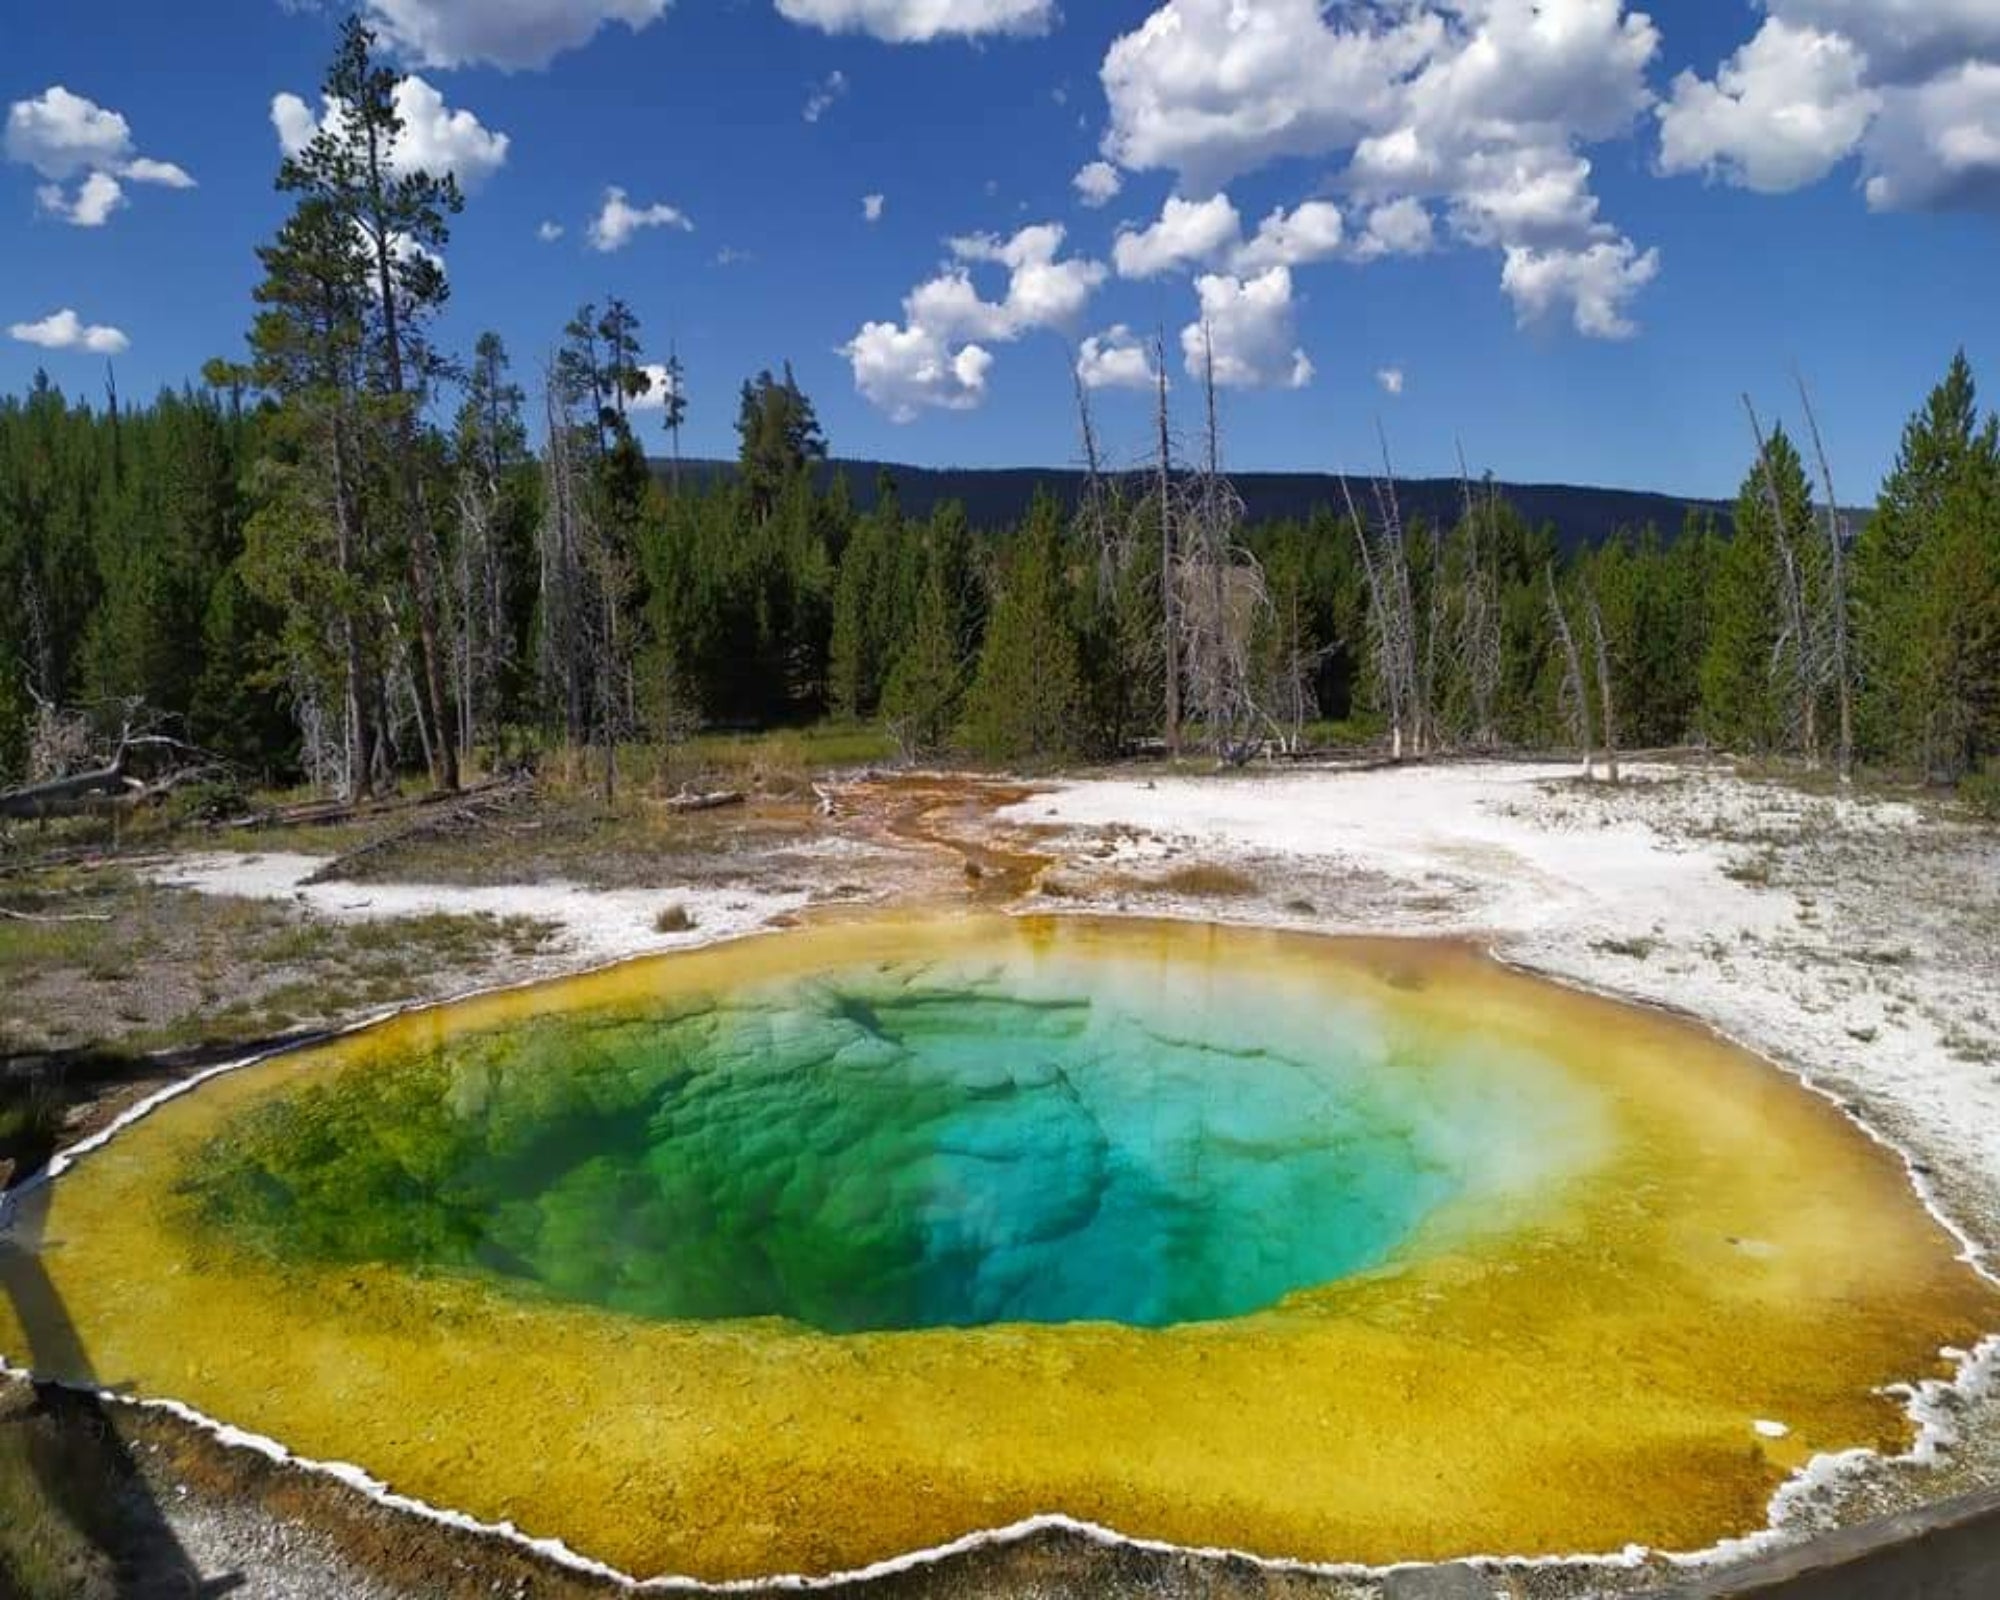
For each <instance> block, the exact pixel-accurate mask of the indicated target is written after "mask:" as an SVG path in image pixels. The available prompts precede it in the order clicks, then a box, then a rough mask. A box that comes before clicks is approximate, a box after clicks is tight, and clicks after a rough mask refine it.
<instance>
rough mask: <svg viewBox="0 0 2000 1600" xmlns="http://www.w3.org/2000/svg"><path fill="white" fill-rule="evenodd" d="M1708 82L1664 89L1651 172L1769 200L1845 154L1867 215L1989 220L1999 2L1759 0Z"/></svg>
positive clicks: (1996, 158) (1997, 118) (1818, 175)
mask: <svg viewBox="0 0 2000 1600" xmlns="http://www.w3.org/2000/svg"><path fill="white" fill-rule="evenodd" d="M1765 9H1766V11H1767V12H1768V13H1769V15H1768V17H1767V19H1766V20H1765V22H1764V24H1763V25H1762V27H1761V28H1760V29H1759V30H1758V32H1757V33H1756V35H1755V36H1754V37H1752V38H1751V39H1750V40H1749V41H1748V42H1747V43H1746V44H1745V45H1743V47H1742V48H1741V49H1739V50H1738V51H1736V52H1735V54H1733V55H1731V56H1730V57H1729V58H1728V59H1726V60H1725V61H1723V62H1722V63H1721V65H1720V66H1719V67H1718V68H1717V69H1716V73H1715V76H1714V78H1713V79H1712V80H1710V79H1704V78H1702V77H1700V76H1699V75H1697V74H1695V73H1692V72H1689V73H1683V74H1682V75H1681V77H1680V78H1678V79H1676V80H1675V83H1674V94H1673V99H1672V102H1671V103H1670V104H1669V106H1668V108H1667V109H1666V111H1665V112H1663V113H1662V118H1661V144H1660V164H1661V167H1662V168H1663V170H1666V171H1669V172H1676V171H1689V170H1701V171H1705V172H1708V173H1710V174H1711V175H1713V176H1718V177H1721V178H1722V179H1724V180H1725V181H1728V182H1731V183H1737V184H1741V185H1743V186H1744V187H1746V188H1752V189H1760V190H1765V191H1771V192H1778V191H1784V190H1790V189H1797V188H1801V187H1803V186H1805V185H1807V184H1810V183H1815V182H1818V181H1819V180H1820V179H1822V178H1824V177H1825V176H1826V175H1827V174H1828V173H1829V172H1831V171H1832V170H1833V169H1834V168H1835V167H1836V166H1838V165H1839V164H1840V163H1841V162H1842V161H1843V160H1845V159H1846V158H1847V157H1849V156H1851V155H1854V154H1857V153H1858V154H1859V156H1860V159H1861V172H1862V178H1863V189H1864V192H1865V193H1866V195H1867V197H1868V204H1869V205H1870V206H1872V207H1873V208H1874V209H1876V210H1878V211H1902V210H1930V211H1935V210H1953V209H1965V210H1988V211H1991V210H2000V5H1996V4H1994V0H1765Z"/></svg>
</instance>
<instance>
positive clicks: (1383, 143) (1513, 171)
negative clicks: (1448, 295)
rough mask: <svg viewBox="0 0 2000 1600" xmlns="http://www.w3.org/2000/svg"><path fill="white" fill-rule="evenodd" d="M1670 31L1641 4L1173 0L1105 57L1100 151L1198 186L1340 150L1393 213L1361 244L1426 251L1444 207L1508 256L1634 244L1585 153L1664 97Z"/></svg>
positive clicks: (1258, 260) (1256, 257)
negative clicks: (1654, 72)
mask: <svg viewBox="0 0 2000 1600" xmlns="http://www.w3.org/2000/svg"><path fill="white" fill-rule="evenodd" d="M1659 46H1660V35H1659V30H1658V29H1657V28H1656V27H1655V26H1654V24H1653V22H1652V21H1651V19H1650V18H1649V17H1647V16H1646V15H1645V14H1644V13H1642V12H1638V11H1634V10H1631V9H1629V7H1628V5H1627V3H1626V0H1384V3H1379V4H1358V3H1357V4H1349V5H1340V6H1329V5H1326V4H1323V3H1322V0H1259V3H1257V4H1255V5H1251V4H1247V3H1244V0H1163V3H1161V4H1160V5H1159V6H1158V8H1157V9H1156V10H1155V11H1154V12H1153V14H1152V15H1151V16H1150V17H1149V18H1147V20H1146V21H1145V22H1144V23H1143V24H1142V25H1141V26H1140V27H1139V28H1138V29H1136V30H1135V31H1133V32H1131V33H1129V34H1126V35H1125V36H1124V37H1122V38H1120V39H1118V40H1116V41H1115V42H1114V43H1113V44H1112V46H1111V48H1110V50H1109V52H1108V53H1107V55H1106V57H1105V60H1104V66H1103V71H1102V77H1103V81H1104V88H1105V94H1106V97H1107V99H1108V100H1109V102H1110V107H1111V120H1110V126H1109V129H1108V131H1107V132H1106V135H1105V139H1104V153H1105V155H1106V156H1107V157H1108V158H1109V159H1111V160H1112V161H1115V162H1117V163H1118V164H1120V165H1122V166H1124V167H1126V168H1129V169H1134V170H1145V169H1156V168H1165V169H1168V170H1171V171H1173V172H1175V173H1177V174H1179V177H1180V180H1181V184H1182V187H1183V189H1184V190H1185V191H1186V192H1187V193H1190V194H1213V193H1214V192H1216V190H1217V189H1218V187H1219V186H1220V185H1221V184H1222V183H1224V182H1226V181H1227V180H1229V179H1230V178H1232V177H1234V176H1236V175H1238V174H1240V173H1246V172H1250V171H1253V170H1255V169H1257V168H1259V167H1262V166H1265V165H1267V164H1269V163H1270V162H1272V161H1274V160H1277V159H1280V158H1283V157H1303V158H1309V159H1314V160H1323V159H1326V158H1335V159H1336V160H1338V159H1339V158H1340V157H1342V156H1343V155H1344V156H1345V158H1346V160H1345V164H1344V166H1341V167H1339V168H1337V170H1336V172H1335V174H1334V182H1335V183H1336V185H1337V186H1338V187H1339V188H1341V189H1343V190H1345V191H1346V192H1347V193H1348V194H1349V195H1351V196H1352V197H1353V199H1354V201H1355V202H1356V203H1357V204H1358V205H1359V206H1360V207H1363V208H1374V210H1375V211H1377V212H1379V213H1380V215H1381V217H1382V221H1383V226H1382V227H1381V228H1379V229H1377V228H1374V227H1370V228H1369V229H1367V230H1365V231H1364V232H1363V233H1362V234H1361V237H1360V238H1359V239H1358V240H1357V241H1355V242H1354V243H1353V244H1352V245H1351V246H1349V247H1348V249H1349V252H1350V253H1351V254H1352V255H1353V256H1354V257H1355V258H1356V259H1362V260H1368V259H1374V258H1377V257H1381V256H1386V255H1392V254H1416V253H1421V251H1422V250H1424V249H1427V248H1429V247H1430V245H1431V244H1432V242H1433V239H1434V233H1433V223H1432V219H1431V215H1430V206H1431V205H1432V204H1433V203H1435V204H1438V205H1440V206H1441V208H1442V215H1443V216H1444V218H1445V219H1446V220H1447V221H1448V222H1449V224H1450V227H1451V231H1452V233H1453V235H1454V236H1455V237H1456V238H1457V239H1458V240H1460V241H1461V242H1463V243H1466V244H1470V245H1474V246H1477V247H1480V248H1485V249H1492V250H1496V251H1499V252H1501V253H1502V254H1503V255H1504V254H1505V253H1506V252H1508V251H1510V250H1519V249H1531V250H1535V251H1540V252H1551V251H1556V250H1562V251H1567V252H1571V253H1578V254H1581V253H1587V252H1589V251H1590V250H1592V249H1593V248H1594V247H1595V246H1598V245H1606V246H1609V247H1611V248H1612V249H1613V250H1614V251H1617V250H1631V251H1632V252H1633V253H1634V254H1636V253H1637V247H1636V246H1633V245H1631V244H1630V241H1628V240H1626V239H1624V238H1623V237H1622V236H1621V235H1620V234H1619V233H1618V231H1617V230H1616V229H1615V228H1613V227H1611V226H1610V225H1609V224H1607V223H1605V222H1603V221H1602V220H1600V218H1599V216H1598V201H1597V199H1596V197H1595V196H1594V195H1593V194H1592V193H1591V191H1590V187H1589V179H1590V174H1591V165H1590V162H1589V161H1588V160H1587V159H1586V158H1585V157H1584V156H1583V155H1582V154H1581V149H1582V147H1583V146H1585V145H1588V144H1592V143H1596V142H1600V141H1603V140H1606V139H1611V138H1615V137H1618V136H1620V135H1622V134H1624V133H1626V132H1627V131H1628V130H1629V129H1630V128H1631V126H1632V125H1633V123H1634V122H1635V121H1636V120H1637V119H1638V118H1639V116H1640V115H1641V114H1642V113H1643V112H1644V111H1645V110H1646V109H1647V108H1648V107H1649V106H1650V105H1651V104H1652V93H1651V90H1650V89H1649V88H1648V86H1647V81H1646V73H1647V69H1648V67H1649V66H1650V65H1651V63H1652V62H1653V60H1654V58H1655V56H1656V55H1657V54H1658V51H1659ZM1390 208H1393V209H1390ZM1308 220H1317V221H1320V222H1327V221H1330V218H1328V217H1325V216H1319V217H1316V218H1315V217H1313V216H1312V215H1311V214H1309V217H1308ZM1245 249H1246V251H1255V253H1253V254H1249V255H1247V257H1246V259H1245V260H1244V261H1241V262H1238V263H1233V265H1235V266H1236V267H1237V269H1238V271H1239V272H1243V271H1254V270H1255V269H1256V268H1259V267H1261V266H1263V265H1265V264H1266V263H1280V264H1281V263H1284V262H1285V261H1286V260H1287V259H1288V254H1287V245H1286V243H1285V242H1284V241H1283V240H1282V239H1281V238H1278V237H1276V236H1274V237H1273V238H1272V239H1270V240H1268V241H1266V247H1265V248H1263V249H1258V248H1257V247H1256V244H1255V242H1254V241H1253V244H1252V245H1251V246H1246V247H1245ZM1321 253H1325V252H1321Z"/></svg>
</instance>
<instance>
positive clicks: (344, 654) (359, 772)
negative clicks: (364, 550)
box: [330, 413, 375, 803]
mask: <svg viewBox="0 0 2000 1600" xmlns="http://www.w3.org/2000/svg"><path fill="white" fill-rule="evenodd" d="M332 433H333V438H332V446H333V448H332V451H331V452H330V453H331V455H332V457H333V529H334V561H335V563H336V565H337V567H338V569H339V572H340V576H341V578H342V580H343V586H344V587H351V586H352V584H353V580H354V577H355V565H356V562H357V559H358V546H359V543H360V541H359V539H358V537H357V529H356V526H355V522H356V518H355V512H354V496H353V493H352V490H351V487H350V483H349V476H348V470H347V445H346V429H345V427H344V426H343V424H342V421H341V418H340V416H339V415H338V413H336V414H335V416H334V418H333V429H332ZM340 649H341V658H342V664H343V667H344V669H345V670H344V671H343V673H342V678H343V680H344V681H343V682H342V685H341V700H342V706H343V711H344V716H343V718H342V721H343V724H344V727H343V735H344V738H345V741H346V745H347V793H346V795H345V796H344V798H345V799H346V800H348V801H349V802H350V803H354V802H358V801H362V800H366V799H367V798H368V797H369V796H370V795H371V794H372V793H373V792H374V770H375V726H374V723H373V720H372V719H371V717H370V715H369V701H368V691H367V680H366V665H365V661H364V658H363V656H362V652H361V635H360V632H359V630H358V629H357V628H356V627H355V623H354V606H353V602H352V600H351V598H348V597H343V599H342V603H341V608H340Z"/></svg>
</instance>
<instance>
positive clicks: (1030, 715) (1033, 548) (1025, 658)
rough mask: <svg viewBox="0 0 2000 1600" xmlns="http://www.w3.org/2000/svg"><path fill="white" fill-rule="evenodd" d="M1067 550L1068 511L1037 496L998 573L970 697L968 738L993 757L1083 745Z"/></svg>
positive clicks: (1047, 755)
mask: <svg viewBox="0 0 2000 1600" xmlns="http://www.w3.org/2000/svg"><path fill="white" fill-rule="evenodd" d="M1066 555H1067V552H1066V551H1065V549H1064V541H1063V517H1062V513H1061V511H1060V510H1059V509H1058V508H1057V506H1056V504H1055V502H1054V501H1052V500H1050V499H1048V498H1047V497H1046V496H1037V497H1036V500H1035V504H1034V507H1033V509H1032V510H1031V511H1030V512H1029V514H1028V525H1027V527H1026V529H1025V530H1024V531H1023V532H1022V533H1021V535H1020V537H1019V538H1018V539H1017V541H1016V543H1015V548H1014V550H1013V552H1012V554H1011V557H1010V559H1009V560H1008V562H1007V566H1006V570H1005V572H1004V574H1003V575H1002V577H1001V579H1000V586H999V598H998V601H997V603H996V604H995V606H994V609H993V620H992V623H991V625H990V626H989V627H988V629H987V632H986V644H985V648H984V649H983V650H982V651H981V652H980V656H979V675H978V677H977V679H976V680H975V682H974V683H973V686H972V692H971V695H970V697H969V699H968V702H967V705H966V716H965V729H964V734H965V738H966V740H967V742H968V743H969V744H971V745H972V747H973V748H974V749H975V750H977V751H978V752H979V753H980V754H981V755H983V756H986V757H988V758H990V759H994V760H1019V759H1027V760H1034V761H1046V760H1053V759H1056V758H1059V757H1061V756H1065V755H1069V754H1071V753H1072V752H1073V751H1075V750H1076V749H1077V747H1078V744H1079V741H1080V738H1081V734H1082V726H1081V715H1080V713H1081V710H1082V700H1081V693H1082V686H1081V684H1080V682H1079V672H1078V662H1077V643H1076V636H1075V634H1074V632H1073V631H1072V626H1071V620H1070V619H1071V614H1072V613H1071V607H1070V596H1069V592H1068V591H1069V573H1068V570H1067V565H1066Z"/></svg>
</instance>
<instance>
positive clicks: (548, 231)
mask: <svg viewBox="0 0 2000 1600" xmlns="http://www.w3.org/2000/svg"><path fill="white" fill-rule="evenodd" d="M562 236H563V225H562V224H561V223H560V222H544V223H542V224H540V225H539V226H538V227H537V228H536V229H535V237H536V238H537V239H539V240H541V241H542V243H543V244H554V243H555V242H556V240H558V239H560V238H561V237H562Z"/></svg>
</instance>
